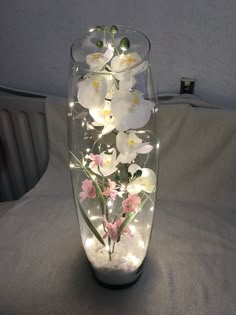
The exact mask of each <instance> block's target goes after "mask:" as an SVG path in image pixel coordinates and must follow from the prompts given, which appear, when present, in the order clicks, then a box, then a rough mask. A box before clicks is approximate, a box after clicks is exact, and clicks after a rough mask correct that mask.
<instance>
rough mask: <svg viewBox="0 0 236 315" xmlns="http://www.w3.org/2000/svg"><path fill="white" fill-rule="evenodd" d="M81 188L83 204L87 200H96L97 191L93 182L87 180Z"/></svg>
mask: <svg viewBox="0 0 236 315" xmlns="http://www.w3.org/2000/svg"><path fill="white" fill-rule="evenodd" d="M81 188H82V190H83V191H81V193H80V194H79V196H80V202H83V201H84V200H85V199H94V198H95V197H96V189H95V187H94V186H93V183H92V181H91V180H89V179H85V180H84V181H83V182H82V186H81Z"/></svg>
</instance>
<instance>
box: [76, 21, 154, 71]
mask: <svg viewBox="0 0 236 315" xmlns="http://www.w3.org/2000/svg"><path fill="white" fill-rule="evenodd" d="M116 26H117V27H118V29H123V30H127V31H131V32H136V33H139V34H140V35H141V36H143V38H145V40H146V41H147V47H148V48H147V51H146V53H145V55H144V56H143V57H142V58H141V60H140V61H139V62H137V63H136V64H134V65H133V66H130V67H128V68H126V69H124V70H120V71H111V72H106V71H104V70H103V71H92V70H91V69H90V68H89V66H88V68H87V67H83V69H84V70H88V72H90V73H96V74H107V75H109V74H113V73H124V72H127V71H130V70H132V69H134V68H136V67H138V66H139V65H141V64H142V63H144V62H145V61H146V60H147V59H148V56H149V54H150V51H151V42H150V40H149V38H148V37H147V35H145V34H144V33H143V32H142V31H140V30H138V29H135V28H132V27H126V26H124V25H116ZM94 31H95V28H94V29H92V30H91V31H88V32H86V33H84V34H83V35H82V36H80V37H78V38H77V39H75V40H74V41H73V43H72V45H71V49H70V55H71V59H72V61H73V62H74V63H76V64H79V63H80V62H79V61H76V60H75V58H74V56H73V48H74V45H75V43H76V42H78V41H82V40H83V39H85V38H86V37H88V36H89V35H90V34H91V33H92V32H94Z"/></svg>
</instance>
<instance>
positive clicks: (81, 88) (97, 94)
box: [77, 75, 109, 109]
mask: <svg viewBox="0 0 236 315" xmlns="http://www.w3.org/2000/svg"><path fill="white" fill-rule="evenodd" d="M108 88H109V87H108V80H106V78H105V77H104V76H101V75H90V76H88V77H87V78H86V79H84V80H83V81H80V82H79V83H78V94H77V98H78V101H79V103H80V104H81V105H82V106H83V107H85V108H88V109H93V108H97V107H103V106H104V102H105V97H106V94H107V90H108Z"/></svg>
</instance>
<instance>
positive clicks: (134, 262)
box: [127, 254, 139, 266]
mask: <svg viewBox="0 0 236 315" xmlns="http://www.w3.org/2000/svg"><path fill="white" fill-rule="evenodd" d="M127 259H128V260H129V261H131V262H132V263H133V265H134V266H138V264H139V258H137V257H136V256H134V255H132V254H128V256H127Z"/></svg>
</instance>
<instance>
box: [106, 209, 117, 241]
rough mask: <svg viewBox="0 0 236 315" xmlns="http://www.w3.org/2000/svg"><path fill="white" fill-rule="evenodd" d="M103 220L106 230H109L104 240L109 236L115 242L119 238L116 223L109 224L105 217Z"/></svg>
mask: <svg viewBox="0 0 236 315" xmlns="http://www.w3.org/2000/svg"><path fill="white" fill-rule="evenodd" d="M102 220H103V222H104V225H105V228H106V229H107V232H106V233H105V234H104V235H103V238H106V237H107V236H109V237H110V239H112V240H113V241H116V239H117V236H118V233H117V225H116V223H110V222H108V221H107V219H106V217H105V215H104V216H103V217H102Z"/></svg>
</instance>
